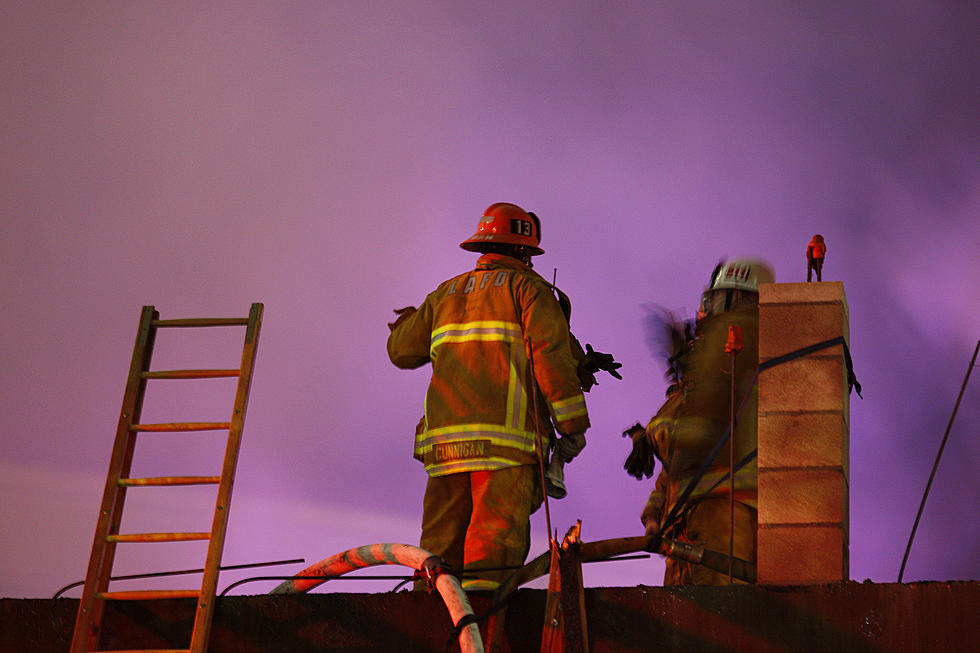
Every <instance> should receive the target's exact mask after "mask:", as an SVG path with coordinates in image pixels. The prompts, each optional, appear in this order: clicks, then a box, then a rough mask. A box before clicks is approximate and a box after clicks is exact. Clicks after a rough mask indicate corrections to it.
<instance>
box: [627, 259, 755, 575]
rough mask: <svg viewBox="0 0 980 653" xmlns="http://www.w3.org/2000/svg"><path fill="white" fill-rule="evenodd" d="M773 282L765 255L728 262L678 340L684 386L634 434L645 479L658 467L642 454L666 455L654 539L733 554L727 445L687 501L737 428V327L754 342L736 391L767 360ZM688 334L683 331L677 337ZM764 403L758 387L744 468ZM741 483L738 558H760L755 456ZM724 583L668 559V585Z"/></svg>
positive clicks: (636, 470)
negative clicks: (766, 315) (765, 309)
mask: <svg viewBox="0 0 980 653" xmlns="http://www.w3.org/2000/svg"><path fill="white" fill-rule="evenodd" d="M773 280H774V277H773V273H772V269H771V268H770V267H769V266H768V264H766V263H763V262H761V261H755V260H734V261H730V262H728V263H722V264H719V266H717V267H716V268H715V271H714V273H713V274H712V277H711V282H710V285H709V287H708V289H707V290H706V291H705V292H704V294H703V295H702V301H701V306H700V309H699V311H698V319H697V321H696V326H695V327H694V333H693V337H687V338H677V337H675V338H674V339H673V342H674V347H673V351H671V352H669V358H670V360H671V365H672V368H673V370H674V373H675V374H676V383H674V384H673V385H671V387H670V388H669V390H668V396H667V399H666V401H665V402H664V404H663V405H662V406H661V408H660V410H659V411H658V412H657V414H656V415H655V416H654V417H653V419H651V420H650V422H649V424H648V425H647V427H646V429H645V430H636V431H635V432H634V433H633V434H632V435H634V453H633V454H631V457H630V460H628V461H627V471H629V472H630V473H631V474H632V475H634V476H637V478H639V477H640V476H641V474H642V473H643V472H645V475H647V476H649V475H651V474H652V472H653V461H652V459H650V460H647V461H645V462H644V461H642V460H640V458H641V457H643V456H653V455H656V457H657V458H659V459H660V462H661V470H660V474H659V475H658V476H657V480H656V486H655V488H654V490H653V491H652V492H651V493H650V497H649V499H648V501H647V504H646V506H645V508H644V509H643V513H642V516H641V520H642V522H643V525H644V527H645V530H646V534H647V535H662V536H665V537H673V538H678V539H680V540H684V541H689V542H697V543H699V544H701V545H703V546H704V547H705V548H706V549H709V550H713V551H718V552H721V553H725V554H727V553H728V551H729V532H730V531H729V528H730V522H731V520H730V510H731V509H732V505H731V503H730V501H731V493H730V490H729V481H728V479H727V474H728V471H729V461H730V456H729V447H728V446H727V445H726V446H722V447H721V448H720V449H718V452H717V454H716V456H715V458H714V459H713V460H712V461H711V462H710V463H709V464H708V466H707V468H706V470H705V472H704V474H703V476H701V478H700V479H699V480H696V483H695V485H694V487H693V489H692V491H691V493H690V495H689V496H688V498H687V499H686V501H684V503H683V504H679V503H678V502H679V500H680V498H681V495H682V494H683V493H684V491H685V489H686V488H687V486H688V485H689V484H690V483H691V482H692V480H694V479H696V477H697V475H698V472H699V471H700V470H701V469H702V467H703V464H704V462H705V461H706V460H707V459H708V457H709V456H710V454H711V452H712V450H714V449H715V448H716V444H717V443H718V442H719V440H720V439H721V438H722V437H723V436H724V434H725V432H726V429H728V427H729V424H730V420H731V385H730V384H731V382H732V377H731V357H730V354H729V353H727V352H726V341H727V340H728V336H729V326H736V327H739V328H740V329H741V333H742V339H743V342H744V349H742V350H741V351H740V352H739V353H738V354H737V355H736V356H735V397H736V402H741V399H742V397H744V395H745V392H746V390H748V388H749V387H750V386H751V384H752V381H753V377H754V375H755V370H756V367H757V366H758V363H759V343H758V340H759V338H758V333H759V307H758V301H759V295H758V290H759V284H760V283H772V282H773ZM684 331H685V330H684V329H680V328H677V329H675V333H683V332H684ZM688 336H690V334H688ZM756 407H757V395H756V391H755V390H753V391H752V393H751V395H750V396H749V399H748V400H747V401H746V404H745V406H744V408H743V409H742V411H741V413H740V417H739V418H738V419H737V421H736V427H735V434H734V437H735V442H734V449H735V456H734V460H735V463H736V464H738V463H739V462H740V461H742V460H743V459H744V458H745V457H746V456H748V455H749V454H751V453H752V452H754V450H755V448H756ZM641 445H642V446H641ZM719 481H720V482H719ZM734 485H735V496H734V538H732V540H731V541H732V549H733V555H734V556H735V557H736V558H741V559H743V560H747V561H750V562H753V563H754V562H755V559H756V529H757V522H758V520H757V514H756V506H757V503H756V497H757V487H758V486H757V467H756V463H755V459H754V458H751V460H750V462H748V463H747V464H745V465H744V466H743V467H741V468H739V469H738V470H737V471H736V473H735V484H734ZM675 517H676V518H675ZM724 584H728V576H727V575H726V574H720V573H717V572H715V571H712V570H710V569H707V568H706V567H703V566H700V565H695V564H691V563H688V562H683V561H679V560H675V559H673V558H668V559H667V561H666V570H665V573H664V585H724Z"/></svg>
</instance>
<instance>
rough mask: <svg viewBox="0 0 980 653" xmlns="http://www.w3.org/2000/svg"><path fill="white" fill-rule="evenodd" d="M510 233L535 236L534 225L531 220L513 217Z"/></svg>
mask: <svg viewBox="0 0 980 653" xmlns="http://www.w3.org/2000/svg"><path fill="white" fill-rule="evenodd" d="M510 233H512V234H518V235H520V236H534V226H533V225H532V224H531V221H530V220H517V219H512V220H511V221H510Z"/></svg>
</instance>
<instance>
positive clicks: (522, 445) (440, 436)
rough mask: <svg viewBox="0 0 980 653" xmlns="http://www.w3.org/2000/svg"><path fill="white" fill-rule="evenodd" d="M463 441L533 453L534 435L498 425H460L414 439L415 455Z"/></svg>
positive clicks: (435, 430)
mask: <svg viewBox="0 0 980 653" xmlns="http://www.w3.org/2000/svg"><path fill="white" fill-rule="evenodd" d="M464 440H489V441H490V444H491V445H498V446H502V447H511V448H513V449H518V450H520V451H534V434H533V433H529V432H527V431H522V430H520V429H512V428H508V427H506V426H501V425H499V424H461V425H458V426H444V427H442V428H438V429H432V430H429V431H425V432H424V433H422V434H421V435H419V436H417V437H416V438H415V453H417V454H425V453H427V452H428V451H429V450H430V449H432V446H433V445H436V444H443V443H446V442H462V441H464Z"/></svg>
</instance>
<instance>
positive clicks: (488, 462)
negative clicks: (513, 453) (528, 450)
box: [425, 458, 521, 476]
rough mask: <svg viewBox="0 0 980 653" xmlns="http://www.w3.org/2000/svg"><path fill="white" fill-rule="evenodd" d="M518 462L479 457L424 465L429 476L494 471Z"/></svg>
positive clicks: (514, 465)
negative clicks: (477, 458)
mask: <svg viewBox="0 0 980 653" xmlns="http://www.w3.org/2000/svg"><path fill="white" fill-rule="evenodd" d="M520 464H521V463H517V462H514V461H513V460H509V459H507V458H481V459H480V460H457V461H453V462H448V463H436V464H432V465H426V466H425V471H426V472H427V473H428V474H429V475H430V476H442V475H444V474H458V473H460V472H487V471H496V470H498V469H504V468H506V467H516V466H518V465H520Z"/></svg>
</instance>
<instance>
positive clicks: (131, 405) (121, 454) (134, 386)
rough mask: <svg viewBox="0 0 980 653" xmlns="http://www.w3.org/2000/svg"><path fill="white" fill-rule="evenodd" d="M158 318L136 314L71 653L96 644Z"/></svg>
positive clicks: (146, 310)
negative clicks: (120, 481)
mask: <svg viewBox="0 0 980 653" xmlns="http://www.w3.org/2000/svg"><path fill="white" fill-rule="evenodd" d="M158 317H159V314H158V313H157V312H156V310H155V309H154V307H153V306H144V307H143V309H142V312H141V314H140V323H139V328H138V330H137V333H136V343H135V344H134V346H133V358H132V360H131V362H130V366H129V376H128V377H127V380H126V390H125V392H124V394H123V405H122V409H121V411H120V414H119V423H118V425H117V428H116V437H115V441H114V444H113V447H112V458H111V460H110V462H109V470H108V472H107V473H106V484H105V490H104V492H103V495H102V505H101V507H100V509H99V518H98V522H97V524H96V527H95V538H94V541H93V544H92V554H91V556H90V558H89V565H88V571H87V572H86V574H85V587H84V589H83V591H82V598H81V601H80V602H79V605H78V616H77V617H76V619H75V631H74V634H73V635H72V644H71V653H83V652H84V651H87V650H92V649H94V648H95V647H96V645H97V641H98V635H99V630H100V628H99V626H100V625H101V622H102V616H103V611H104V609H105V604H104V602H103V601H96V600H95V595H96V594H97V593H102V592H105V591H106V589H108V586H109V575H110V571H111V569H112V562H113V560H114V558H115V553H116V549H115V543H113V542H107V541H106V538H107V537H108V535H109V534H110V533H112V532H115V531H118V530H119V524H120V522H121V521H122V507H123V504H124V502H125V499H126V488H125V487H121V488H117V486H116V479H117V478H121V477H124V476H128V475H129V470H130V467H131V466H132V462H133V450H134V446H135V444H136V435H135V434H134V433H132V432H131V431H130V430H129V426H130V424H132V423H133V421H134V420H137V419H138V418H139V414H140V411H141V410H142V407H143V397H144V396H145V394H146V392H145V391H146V379H143V378H141V376H140V375H141V373H142V372H143V371H145V370H146V369H148V368H149V365H150V359H151V357H152V354H153V342H154V336H155V335H156V331H155V329H153V327H152V322H153V320H155V319H157V318H158Z"/></svg>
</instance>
